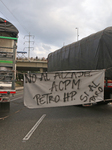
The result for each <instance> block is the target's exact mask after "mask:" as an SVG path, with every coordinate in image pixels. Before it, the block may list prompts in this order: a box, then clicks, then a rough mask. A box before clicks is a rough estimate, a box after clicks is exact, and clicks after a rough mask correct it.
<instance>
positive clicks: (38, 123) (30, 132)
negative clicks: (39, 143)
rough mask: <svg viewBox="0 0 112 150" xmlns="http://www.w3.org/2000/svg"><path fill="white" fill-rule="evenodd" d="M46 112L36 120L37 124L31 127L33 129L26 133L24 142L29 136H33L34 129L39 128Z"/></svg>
mask: <svg viewBox="0 0 112 150" xmlns="http://www.w3.org/2000/svg"><path fill="white" fill-rule="evenodd" d="M45 116H46V114H44V115H42V116H41V118H40V119H39V120H38V121H37V122H36V124H35V125H34V126H33V127H32V128H31V130H30V131H29V132H28V133H27V134H26V136H25V137H24V138H23V142H25V141H28V140H29V138H30V137H31V136H32V134H33V133H34V131H35V130H36V129H37V127H38V126H39V125H40V123H41V122H42V121H43V119H44V118H45Z"/></svg>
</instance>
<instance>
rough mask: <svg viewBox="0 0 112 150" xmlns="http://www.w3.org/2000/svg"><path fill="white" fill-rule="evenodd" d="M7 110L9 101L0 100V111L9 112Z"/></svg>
mask: <svg viewBox="0 0 112 150" xmlns="http://www.w3.org/2000/svg"><path fill="white" fill-rule="evenodd" d="M9 111H10V102H1V103H0V112H9Z"/></svg>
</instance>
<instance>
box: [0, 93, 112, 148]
mask: <svg viewBox="0 0 112 150" xmlns="http://www.w3.org/2000/svg"><path fill="white" fill-rule="evenodd" d="M111 149H112V105H111V104H109V105H96V106H92V107H76V106H69V107H56V108H43V109H28V108H26V107H25V106H24V105H23V91H18V93H17V95H16V96H15V97H14V98H13V99H12V102H11V110H10V112H9V113H8V112H7V113H1V114H0V150H111Z"/></svg>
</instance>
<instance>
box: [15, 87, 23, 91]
mask: <svg viewBox="0 0 112 150" xmlns="http://www.w3.org/2000/svg"><path fill="white" fill-rule="evenodd" d="M23 89H24V87H16V91H19V90H23Z"/></svg>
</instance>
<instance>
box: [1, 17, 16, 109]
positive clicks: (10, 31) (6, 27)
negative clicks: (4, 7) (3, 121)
mask: <svg viewBox="0 0 112 150" xmlns="http://www.w3.org/2000/svg"><path fill="white" fill-rule="evenodd" d="M18 33H19V32H18V30H17V28H16V27H15V26H14V25H13V24H12V23H10V22H9V21H7V20H5V19H3V18H0V111H1V110H9V109H10V98H11V96H13V95H14V94H15V93H16V90H15V80H16V49H17V40H18Z"/></svg>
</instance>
